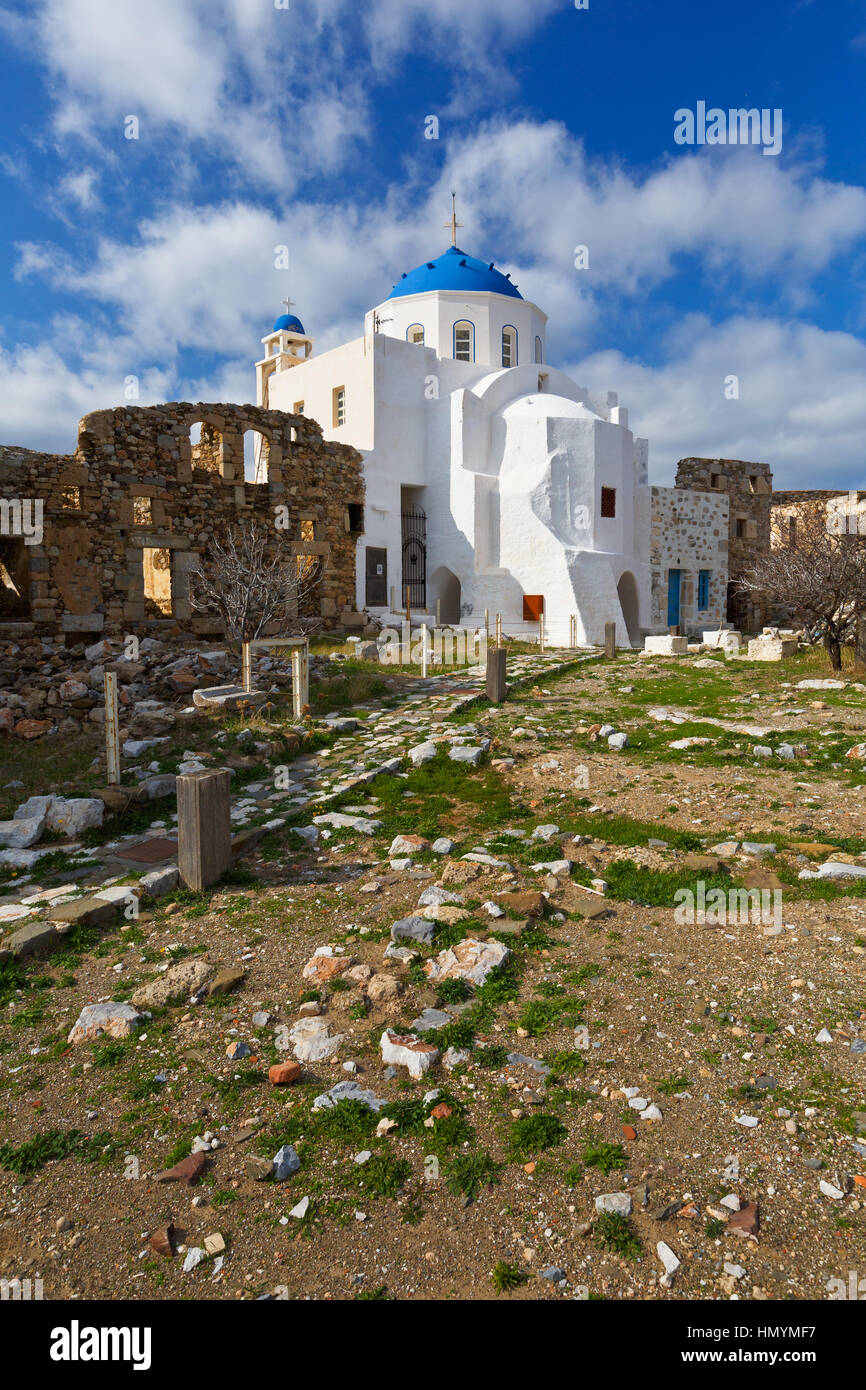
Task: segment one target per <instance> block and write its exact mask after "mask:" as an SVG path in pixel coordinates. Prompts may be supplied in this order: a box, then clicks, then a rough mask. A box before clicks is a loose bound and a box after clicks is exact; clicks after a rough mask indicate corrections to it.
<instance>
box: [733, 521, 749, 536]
mask: <svg viewBox="0 0 866 1390" xmlns="http://www.w3.org/2000/svg"><path fill="white" fill-rule="evenodd" d="M734 534H735V535H736V538H737V540H738V541H741V540H743V539H744V537H745V534H746V518H745V517H744V516H738V517H737V522H736V528H735V532H734Z"/></svg>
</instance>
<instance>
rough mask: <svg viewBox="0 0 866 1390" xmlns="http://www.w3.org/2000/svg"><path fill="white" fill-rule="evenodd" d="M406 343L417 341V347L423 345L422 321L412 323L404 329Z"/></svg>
mask: <svg viewBox="0 0 866 1390" xmlns="http://www.w3.org/2000/svg"><path fill="white" fill-rule="evenodd" d="M406 341H407V343H417V344H418V346H419V347H423V346H424V325H423V323H413V324H412V325H411V326H410V327H409V328H407V329H406Z"/></svg>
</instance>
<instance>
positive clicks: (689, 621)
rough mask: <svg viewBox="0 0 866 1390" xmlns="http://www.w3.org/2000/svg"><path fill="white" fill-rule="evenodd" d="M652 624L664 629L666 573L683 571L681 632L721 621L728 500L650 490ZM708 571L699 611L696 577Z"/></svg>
mask: <svg viewBox="0 0 866 1390" xmlns="http://www.w3.org/2000/svg"><path fill="white" fill-rule="evenodd" d="M649 494H650V569H651V575H652V579H651V585H652V590H651V598H650V605H651V606H650V620H651V624H652V627H653V629H654V630H656V631H657V630H659V629H662V630H666V628H667V621H668V574H669V571H670V570H671V569H678V570H681V571H682V587H681V590H680V627H681V628H682V630H683V632H685V633H687V634H689V635H693V634H694V635H698V634H700V633H703V632H706V631H708V630H710V629H712V628H718V627H719V625H720V624H722V623H724V621H725V610H726V605H727V589H728V499H727V497H726V496H725V495H724V494H721V495H719V496H710V495H708V494H707V493H706V492H705V491H700V492H686V491H683V490H681V489H677V488H672V487H651V488H650V489H649ZM701 570H709V572H710V595H709V605H708V607H707V608H706V609H701V610H700V611H699V610H698V575H699V573H700V571H701Z"/></svg>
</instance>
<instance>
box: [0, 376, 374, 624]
mask: <svg viewBox="0 0 866 1390" xmlns="http://www.w3.org/2000/svg"><path fill="white" fill-rule="evenodd" d="M245 441H246V442H245ZM245 454H246V457H247V464H246V474H247V478H249V477H250V476H251V475H254V477H255V481H248V480H245ZM0 499H2V508H3V513H2V517H0V523H2V524H0V634H5V635H18V634H23V633H28V632H33V633H35V634H37V635H39V634H42V635H44V636H59V635H61V634H63V633H67V634H69V633H81V634H84V635H89V634H104V635H105V636H115V637H116V636H121V635H123V634H126V633H135V634H139V635H151V636H158V635H159V633H160V632H161V631H170V630H172V629H179V630H182V631H188V632H193V633H202V634H206V633H214V634H217V633H218V632H219V625H218V623H216V622H215V621H214V620H213V619H212V618H208V617H206V616H205V615H202V614H194V613H193V612H192V611H191V608H190V603H189V597H188V593H189V585H188V576H189V571H190V568H191V567H192V566H193V565H194V562H195V560H196V558H197V556H199V555H201V554H202V553H203V552H205V551H206V550H207V548H208V544H209V542H210V541H211V539H212V538H213V537H215V536H221V535H224V534H225V532H226V530H227V529H228V528H229V527H230V526H231V525H232V524H233V523H237V522H239V521H241V520H242V519H250V520H255V521H257V522H259V523H261V524H262V525H263V526H265V527H267V528H268V529H269V530H270V531H272V533H273V537H274V546H275V547H288V553H289V554H290V555H291V556H292V557H297V559H296V563H297V564H298V566H299V567H300V566H301V565H303V564H304V563H305V562H306V564H307V565H309V563H310V557H318V558H320V560H321V561H322V563H323V578H322V581H321V585H320V586H319V588H318V590H317V591H316V595H315V603H316V605H317V607H318V610H319V612H318V614H317V615H316V616H319V617H321V619H322V620H323V623H324V626H326V627H328V626H337V625H341V624H346V623H353V622H356V621H357V615H356V614H355V547H356V542H357V538H358V536H359V535H360V534H361V533H362V532H363V529H364V483H363V477H362V471H361V455H360V454H359V453H358V452H357V450H356V449H354V448H352V447H351V446H349V445H347V444H342V443H328V442H325V441H324V440H323V438H322V431H321V428H320V427H319V425H318V424H316V422H315V420H311V419H308V418H305V417H304V416H303V415H292V414H286V413H284V412H282V411H279V410H266V409H262V408H260V407H257V406H251V405H247V406H237V405H201V404H199V405H190V404H187V403H181V404H171V405H160V406H147V407H141V408H133V409H118V410H100V411H95V412H94V413H93V414H90V415H86V416H85V417H84V419H83V420H82V421H81V423H80V426H79V433H78V447H77V448H76V450H75V453H74V454H72V455H68V456H66V455H57V454H44V453H37V452H35V451H33V450H29V449H18V448H12V447H8V446H7V447H0ZM22 506H23V508H24V511H23V514H22ZM34 509H35V510H34ZM278 518H279V520H278Z"/></svg>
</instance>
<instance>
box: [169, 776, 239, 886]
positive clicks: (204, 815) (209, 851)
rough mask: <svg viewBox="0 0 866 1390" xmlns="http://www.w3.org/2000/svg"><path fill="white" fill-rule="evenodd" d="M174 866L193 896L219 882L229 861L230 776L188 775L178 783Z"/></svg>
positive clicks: (230, 834) (179, 779)
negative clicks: (175, 863) (176, 866)
mask: <svg viewBox="0 0 866 1390" xmlns="http://www.w3.org/2000/svg"><path fill="white" fill-rule="evenodd" d="M177 842H178V843H177V850H178V853H177V863H178V868H179V870H180V877H181V880H182V881H183V883H184V884H185V886H186V887H187V888H191V889H193V891H194V892H199V891H201V889H202V888H209V887H210V886H211V884H214V883H216V882H217V881H218V879H220V878H222V876H223V874H224V873H225V871H226V869H227V868H228V867H229V865H230V863H231V858H232V830H231V775H230V773H228V772H227V771H224V770H223V771H206V772H190V773H187V774H186V776H183V777H178V779H177Z"/></svg>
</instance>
